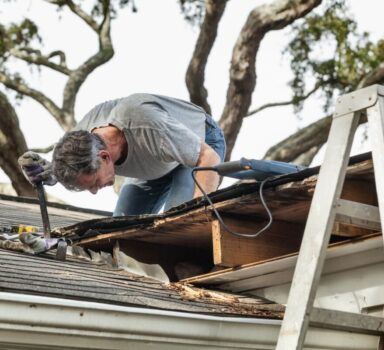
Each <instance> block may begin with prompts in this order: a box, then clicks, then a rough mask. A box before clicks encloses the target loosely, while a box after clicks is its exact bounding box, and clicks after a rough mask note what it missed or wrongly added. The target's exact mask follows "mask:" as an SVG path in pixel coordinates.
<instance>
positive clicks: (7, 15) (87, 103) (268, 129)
mask: <svg viewBox="0 0 384 350" xmlns="http://www.w3.org/2000/svg"><path fill="white" fill-rule="evenodd" d="M380 1H381V0H366V1H361V0H350V5H351V12H352V13H353V15H354V16H355V18H356V20H357V23H358V26H359V30H361V31H368V32H370V33H371V37H372V38H373V39H375V40H377V39H379V38H382V37H384V35H383V34H384V27H383V26H382V19H381V17H382V15H381V14H382V11H381V6H380ZM135 2H136V6H137V8H138V12H137V13H132V12H131V11H130V10H129V9H128V8H127V9H125V10H124V11H122V12H120V13H119V16H118V18H117V19H116V20H114V21H113V22H112V38H113V43H114V47H115V56H114V57H113V59H112V60H111V61H109V62H108V63H107V64H105V65H103V66H101V67H99V68H98V69H97V70H96V71H94V72H93V73H92V74H91V75H90V76H89V78H88V79H87V80H86V82H85V83H84V84H83V86H82V88H81V90H80V91H79V94H78V97H77V104H76V111H75V112H76V119H77V120H80V119H81V118H82V116H83V115H84V114H85V113H86V112H87V111H88V110H90V109H91V108H92V107H93V106H94V105H96V104H98V103H101V102H103V101H106V100H109V99H114V98H118V97H123V96H128V95H129V94H132V93H136V92H148V93H157V94H162V95H168V96H173V97H177V98H182V99H187V100H188V99H189V97H188V91H187V89H186V86H185V83H184V77H185V71H186V69H187V66H188V63H189V60H190V58H191V55H192V52H193V49H194V45H195V42H196V38H197V35H198V29H197V28H193V27H191V26H190V25H189V24H188V23H187V22H186V21H185V20H184V19H183V17H182V15H181V12H180V8H179V6H178V3H177V1H176V0H156V1H155V0H136V1H135ZM266 2H271V1H261V0H241V1H235V0H232V1H229V2H228V4H227V8H226V10H225V13H224V16H223V18H222V21H221V23H220V27H219V31H218V37H217V39H216V42H215V45H214V47H213V50H212V53H211V55H210V57H209V60H208V64H207V68H206V87H207V89H208V93H209V95H208V99H209V103H210V104H211V107H212V115H213V117H214V119H216V120H218V119H219V117H220V115H221V112H222V109H223V106H224V103H225V97H226V90H227V86H228V81H229V63H230V60H231V54H232V48H233V46H234V44H235V41H236V39H237V37H238V34H239V32H240V30H241V27H242V26H243V24H244V22H245V20H246V18H247V16H248V14H249V12H250V11H251V10H252V9H253V8H255V7H256V6H258V5H261V4H263V3H266ZM23 17H30V18H32V19H34V21H36V22H37V23H38V25H39V27H40V31H41V33H42V37H43V39H44V43H45V44H44V52H50V51H53V50H57V49H60V50H63V51H64V52H66V54H67V62H68V65H69V66H70V67H76V66H77V65H78V64H80V63H81V62H83V61H84V60H85V59H86V58H87V57H89V56H90V55H92V54H93V53H94V52H95V51H96V50H97V45H98V43H97V38H96V36H95V35H94V34H93V32H92V31H91V30H90V29H88V28H87V27H86V25H85V24H84V23H83V22H82V21H81V20H80V19H79V18H77V17H76V16H74V15H73V14H71V13H70V12H69V11H64V12H62V13H60V14H58V13H57V12H56V11H55V7H54V6H52V5H50V4H48V3H44V2H42V1H41V0H23V1H18V2H17V5H15V3H14V2H5V3H2V5H1V8H0V22H9V21H18V20H20V19H21V18H23ZM59 18H60V20H59ZM288 34H289V29H284V30H280V31H274V32H271V33H268V34H267V35H266V36H265V38H264V40H263V41H262V43H261V45H260V49H259V53H258V56H257V65H256V69H257V85H256V89H255V91H254V94H253V100H252V106H251V108H255V107H257V106H260V105H263V104H265V103H269V102H275V101H285V100H289V99H290V98H291V92H290V89H289V87H288V85H287V83H288V81H289V80H290V78H291V73H290V70H289V64H288V61H287V58H284V56H282V54H281V52H282V49H283V48H284V47H285V45H286V44H287V42H288ZM15 68H17V69H20V70H21V72H22V73H23V75H24V76H26V77H28V79H26V80H27V81H28V82H30V85H32V86H33V87H35V88H36V89H39V90H41V91H43V92H44V93H46V94H47V95H48V96H49V97H50V98H52V99H53V100H54V101H55V102H56V103H58V104H59V105H60V104H61V98H62V96H61V92H62V89H63V85H64V83H65V78H63V77H61V76H60V75H59V74H58V73H54V72H50V71H47V70H43V71H42V72H41V74H32V73H33V72H31V70H30V68H25V67H22V66H17V67H15ZM35 73H36V72H35ZM15 108H16V111H17V113H18V116H19V120H20V126H21V129H22V130H23V131H24V135H25V138H26V140H27V144H28V146H29V147H30V148H36V147H46V146H48V145H50V144H52V143H54V142H56V141H57V140H58V139H59V138H60V137H61V136H62V135H63V130H62V129H61V128H60V127H59V126H58V124H57V123H56V122H55V121H54V119H53V118H52V117H51V116H50V115H49V114H48V112H46V111H45V110H44V109H43V108H42V107H41V106H40V105H39V104H37V103H36V102H34V101H32V100H30V99H28V98H25V99H24V100H23V101H22V102H21V103H20V104H15ZM302 115H303V116H305V117H304V118H303V119H302V120H299V119H298V118H297V117H296V116H295V115H294V114H293V110H292V108H291V107H281V108H273V109H267V110H265V111H263V112H262V113H259V114H257V115H255V116H253V117H249V118H246V119H245V121H244V123H243V127H242V129H241V131H240V134H239V137H238V141H237V143H236V146H235V148H234V150H233V153H232V159H233V160H235V159H239V158H241V157H247V158H255V159H260V158H262V157H263V155H264V154H265V152H266V151H267V150H268V149H269V147H271V146H272V145H274V144H276V143H277V142H279V141H281V140H282V139H284V138H286V137H287V136H289V135H290V134H292V133H293V132H295V131H297V130H298V129H299V128H301V127H303V126H305V125H307V124H309V123H311V122H313V121H314V120H315V119H316V118H319V117H321V116H323V113H322V111H321V107H320V101H319V100H318V99H316V97H314V98H313V99H311V100H310V101H309V102H308V103H307V105H306V107H305V109H304V110H303V114H302ZM367 150H369V146H368V145H367V143H365V144H362V143H361V141H358V140H356V142H355V144H354V147H353V153H355V154H356V153H361V152H364V151H367ZM322 155H323V152H320V153H319V155H318V156H317V157H316V159H315V160H314V165H315V164H320V163H321V160H322ZM46 158H47V159H49V158H50V155H47V157H46ZM0 182H9V179H8V178H7V177H6V176H5V174H4V173H2V172H1V171H0ZM231 183H233V181H231V180H225V181H224V182H223V184H222V187H223V186H228V185H230V184H231ZM46 191H47V192H48V193H49V194H51V195H53V196H56V197H59V198H60V199H62V200H64V201H66V202H67V203H68V204H71V205H75V206H79V207H85V208H93V209H100V210H107V211H112V210H113V208H114V205H115V202H116V199H117V195H116V194H115V193H114V192H113V189H112V188H104V189H102V190H100V191H99V192H98V194H97V195H92V194H90V193H87V192H82V193H74V192H69V191H67V190H65V189H64V188H63V187H62V186H61V185H56V186H53V187H48V186H46Z"/></svg>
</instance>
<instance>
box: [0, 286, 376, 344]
mask: <svg viewBox="0 0 384 350" xmlns="http://www.w3.org/2000/svg"><path fill="white" fill-rule="evenodd" d="M279 328H280V321H276V320H263V319H251V318H233V317H216V316H205V315H196V314H189V313H181V312H173V311H162V310H153V309H144V308H136V307H124V306H116V305H108V304H99V303H90V302H82V301H73V300H64V299H56V298H46V297H40V296H33V295H21V294H11V293H0V348H1V349H3V348H6V349H61V350H63V349H121V350H123V349H124V350H125V349H135V350H153V349H160V350H165V349H167V350H173V349H175V350H176V349H204V348H209V349H274V348H275V344H276V340H277V336H278V332H279ZM306 344H307V345H306V348H307V349H344V350H345V349H359V350H368V349H372V350H373V349H377V337H374V336H368V335H357V334H350V333H346V332H340V331H328V330H322V329H312V328H310V330H309V332H308V335H307V342H306Z"/></svg>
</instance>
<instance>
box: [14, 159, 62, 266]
mask: <svg viewBox="0 0 384 350" xmlns="http://www.w3.org/2000/svg"><path fill="white" fill-rule="evenodd" d="M18 161H19V164H20V165H21V168H22V169H23V172H24V173H27V176H26V177H27V179H28V181H29V182H31V183H32V185H33V186H34V187H35V189H36V191H37V196H38V199H39V205H40V212H41V218H42V221H43V230H44V242H37V241H38V240H41V238H40V237H33V235H28V234H24V235H23V237H20V238H22V239H24V241H25V242H24V243H26V244H28V242H29V243H31V244H33V245H34V246H35V247H37V248H36V249H34V251H35V252H36V253H39V252H43V251H44V246H45V247H46V249H45V250H48V249H51V248H52V247H53V246H54V245H53V243H54V241H55V242H56V243H57V251H56V259H58V260H65V256H66V251H67V243H66V241H65V240H62V239H52V238H51V225H50V223H49V216H48V210H47V200H46V197H45V191H44V181H46V180H47V181H49V177H52V176H48V178H47V179H44V177H42V175H41V174H44V172H47V171H48V170H49V167H50V164H49V162H47V161H46V160H45V159H43V158H41V157H40V156H39V155H38V154H36V153H33V152H27V153H25V154H24V155H23V156H21V157H20V158H19V160H18ZM42 171H43V172H42ZM28 173H29V174H30V175H31V176H32V177H30V176H28ZM44 176H46V175H44ZM31 179H33V180H31ZM56 243H55V244H56Z"/></svg>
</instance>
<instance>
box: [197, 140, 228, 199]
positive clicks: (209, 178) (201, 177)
mask: <svg viewBox="0 0 384 350" xmlns="http://www.w3.org/2000/svg"><path fill="white" fill-rule="evenodd" d="M220 162H221V159H220V157H219V155H218V154H217V153H216V152H215V151H214V150H213V148H212V147H211V146H209V145H208V144H206V143H205V142H202V143H201V148H200V155H199V158H198V160H197V164H196V166H197V167H210V166H215V165H217V164H219V163H220ZM196 180H197V182H198V183H199V185H200V186H201V187H202V188H203V189H204V191H205V192H206V193H210V192H213V191H216V189H217V187H218V186H219V180H220V176H219V175H218V174H217V173H216V172H215V171H197V172H196ZM200 196H202V193H201V191H200V189H199V188H198V187H197V186H196V187H195V191H194V193H193V198H196V197H200Z"/></svg>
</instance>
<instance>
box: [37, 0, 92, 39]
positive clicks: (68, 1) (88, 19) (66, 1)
mask: <svg viewBox="0 0 384 350" xmlns="http://www.w3.org/2000/svg"><path fill="white" fill-rule="evenodd" d="M45 1H46V2H48V3H50V4H53V5H58V6H64V5H67V6H68V8H69V9H70V10H71V11H72V12H73V13H74V14H76V15H77V16H79V17H80V18H81V19H82V20H83V21H84V22H85V23H87V24H88V25H89V26H90V27H91V28H92V29H93V30H94V31H95V32H97V31H98V30H99V24H98V23H97V22H96V21H95V20H94V19H93V18H92V16H90V15H88V14H87V13H86V12H85V11H83V9H82V8H81V7H80V6H78V5H76V4H75V3H74V2H73V1H72V0H45Z"/></svg>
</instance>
